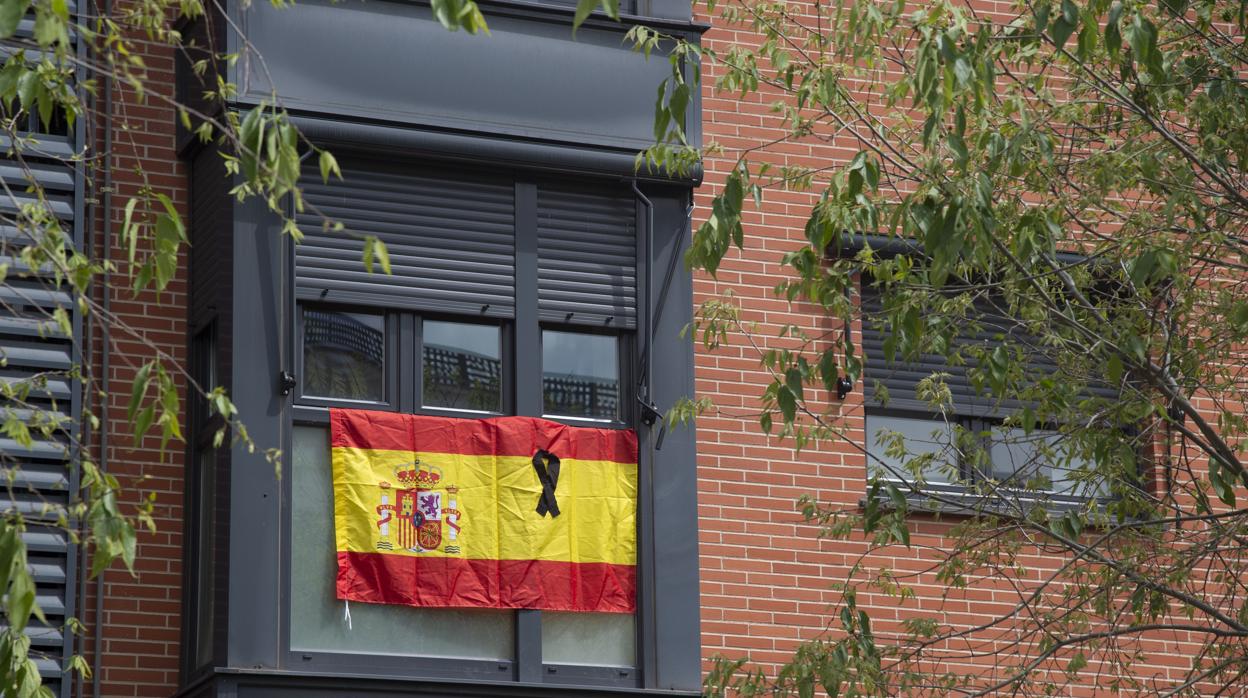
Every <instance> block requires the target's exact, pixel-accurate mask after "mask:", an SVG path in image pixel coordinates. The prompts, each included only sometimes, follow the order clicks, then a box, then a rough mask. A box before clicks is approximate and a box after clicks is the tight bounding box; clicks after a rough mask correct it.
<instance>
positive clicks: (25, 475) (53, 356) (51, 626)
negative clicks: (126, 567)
mask: <svg viewBox="0 0 1248 698" xmlns="http://www.w3.org/2000/svg"><path fill="white" fill-rule="evenodd" d="M34 137H35V138H37V139H38V141H39V142H38V144H37V145H28V146H26V147H25V148H24V149H23V153H22V157H23V158H24V159H25V160H26V161H27V163H28V166H29V169H30V172H31V175H33V177H34V178H35V179H36V180H37V181H38V182H39V183H40V185H42V187H43V189H44V191H45V196H46V199H47V201H48V203H49V207H50V209H51V210H52V211H53V212H54V213H55V214H56V216H57V217H58V218H59V219H60V220H61V222H62V226H63V229H64V230H66V231H67V232H68V231H73V234H74V237H73V239H74V240H75V241H77V240H78V238H79V235H80V226H79V225H78V224H77V223H78V221H79V219H80V218H81V215H80V213H81V211H80V208H81V203H80V202H81V193H80V191H79V185H80V178H81V174H80V173H79V172H78V171H76V170H75V169H74V168H73V167H70V166H68V165H66V164H65V163H64V162H58V161H57V158H66V159H68V158H69V157H71V155H72V153H73V152H74V151H75V147H74V141H73V140H72V139H69V138H66V137H64V136H57V135H47V134H38V135H35V136H34ZM8 147H9V142H8V139H7V138H6V139H3V143H0V148H3V149H4V150H7V148H8ZM0 177H3V179H4V181H5V183H6V184H7V185H8V187H9V190H10V191H11V192H13V198H15V199H17V203H18V205H22V204H25V203H34V202H35V201H37V197H36V196H35V195H34V194H32V193H28V192H27V191H26V190H27V188H28V183H27V181H26V178H25V176H24V174H23V172H22V169H21V168H20V167H19V166H18V165H17V163H15V162H14V161H12V160H8V159H0ZM14 205H15V202H14V201H13V200H12V199H11V198H10V197H9V196H8V195H7V194H6V195H3V196H0V210H2V211H3V212H4V214H5V215H6V216H11V215H12V214H13V213H15V211H14ZM29 244H30V238H29V237H28V235H27V233H24V232H19V231H18V230H17V229H16V228H15V227H13V226H10V225H0V245H2V248H0V263H3V264H6V265H7V266H8V274H7V275H6V277H5V279H4V283H3V284H2V285H0V358H3V361H2V362H0V381H3V382H4V383H5V384H7V385H11V386H13V387H15V388H16V387H18V386H29V389H30V392H29V395H28V397H27V400H26V403H27V406H23V407H22V408H21V409H19V410H18V414H19V415H23V414H28V413H30V411H33V410H39V411H42V412H44V413H45V414H48V415H55V416H57V417H58V418H60V417H64V418H68V419H71V420H75V421H76V419H77V417H78V414H77V391H78V384H77V382H76V381H71V380H70V379H69V378H68V376H69V373H68V371H69V369H70V368H71V366H72V365H73V363H74V361H75V359H76V357H75V354H74V347H73V344H72V342H71V340H70V338H69V337H68V336H66V335H65V334H64V333H63V332H61V331H60V330H59V329H57V327H56V326H55V323H53V322H51V321H50V317H51V314H52V312H53V311H54V310H56V309H57V308H63V309H65V310H66V311H67V312H69V313H70V317H71V320H72V324H73V326H75V327H77V326H78V325H79V322H78V310H77V304H76V303H74V302H73V298H72V296H71V295H70V293H69V292H68V291H67V290H65V289H64V288H62V287H58V286H57V285H56V283H55V280H54V279H53V278H52V276H51V274H50V273H47V272H48V270H39V269H35V270H32V269H30V268H29V267H27V266H25V265H24V264H23V263H22V262H21V261H20V259H18V258H17V254H18V253H19V251H20V250H21V249H22V248H23V247H25V246H27V245H29ZM75 421H71V422H68V424H70V425H71V427H70V428H71V429H73V428H76V424H75ZM32 431H34V430H32ZM70 436H71V435H70V434H62V435H60V436H59V437H57V438H53V439H49V440H41V439H40V435H38V434H35V438H36V440H35V442H34V443H33V445H32V446H31V447H30V448H26V447H25V446H23V445H21V444H19V443H18V442H16V441H14V440H11V439H7V438H3V439H0V463H2V465H0V470H3V477H4V478H5V481H6V482H7V481H9V479H10V478H11V479H12V483H13V484H12V487H11V488H10V489H6V491H5V492H4V493H3V494H0V507H3V509H4V510H5V511H6V512H12V511H15V512H17V513H19V514H21V516H22V517H23V519H24V520H25V522H26V531H25V533H24V534H23V536H22V537H23V539H24V541H25V543H26V549H27V554H28V560H29V563H30V567H31V571H32V572H33V574H34V579H35V585H36V601H37V603H38V604H39V607H40V608H41V609H42V610H43V612H44V614H45V615H46V617H47V623H46V624H43V623H40V622H39V620H38V619H37V618H33V617H32V618H31V620H30V625H29V626H28V628H27V631H26V633H27V635H28V636H29V637H30V640H31V647H30V656H31V658H33V659H34V660H35V661H36V663H37V664H38V666H39V671H40V674H41V675H42V677H43V681H44V685H45V686H47V687H48V688H49V689H51V691H52V693H53V694H54V695H58V696H68V695H69V692H70V688H71V685H70V682H68V681H65V680H64V678H65V676H64V674H63V672H62V665H63V661H64V658H65V656H67V654H69V653H70V652H71V651H72V637H70V636H69V635H68V634H67V633H65V632H64V630H63V629H64V624H65V619H66V617H67V616H70V615H73V613H74V603H73V602H74V598H75V589H76V588H77V585H76V581H75V580H76V575H75V567H76V555H75V552H76V551H75V549H74V547H73V546H72V544H71V542H70V539H69V536H68V534H67V532H66V531H65V529H64V528H63V527H62V526H61V525H58V517H63V516H64V515H65V512H66V509H67V507H68V505H69V504H70V502H71V500H72V499H73V498H74V497H75V496H76V487H77V478H76V477H75V476H74V474H73V471H72V470H71V469H70V468H69V467H68V463H67V455H68V444H69V443H70V442H71V439H70ZM70 525H71V526H72V525H75V522H73V521H72V520H70Z"/></svg>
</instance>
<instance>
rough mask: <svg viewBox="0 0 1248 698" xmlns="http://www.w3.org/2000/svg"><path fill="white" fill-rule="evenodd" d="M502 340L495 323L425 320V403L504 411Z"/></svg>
mask: <svg viewBox="0 0 1248 698" xmlns="http://www.w3.org/2000/svg"><path fill="white" fill-rule="evenodd" d="M501 340H502V332H501V331H500V330H499V328H498V327H497V326H495V325H470V324H467V323H463V322H439V321H434V320H426V321H425V323H424V357H423V376H424V398H423V404H424V405H425V406H426V407H450V408H452V409H457V410H477V411H482V412H502V411H503V380H502V376H503V362H502V355H503V352H502V341H501Z"/></svg>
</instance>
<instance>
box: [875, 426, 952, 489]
mask: <svg viewBox="0 0 1248 698" xmlns="http://www.w3.org/2000/svg"><path fill="white" fill-rule="evenodd" d="M866 428H867V453H869V454H871V456H872V458H870V459H869V460H868V465H867V468H868V471H869V473H870V476H871V477H882V478H886V479H891V480H899V479H905V480H910V479H912V478H913V475H911V474H910V468H908V467H907V464H908V463H911V462H913V461H915V460H916V459H918V458H921V457H923V456H930V461H929V462H925V463H924V464H923V466H922V468H921V471H920V472H922V475H923V480H924V481H925V482H928V483H950V482H953V481H954V479H955V478H956V475H955V473H956V472H957V468H956V467H953V466H952V465H950V462H951V460H952V459H953V458H954V457H956V454H955V453H954V452H953V451H952V449H951V448H950V444H951V443H952V439H953V431H952V430H951V429H950V427H949V424H947V423H945V422H942V421H939V420H932V419H911V418H907V417H885V416H876V415H871V416H868V417H867V421H866ZM897 436H900V437H901V439H902V441H901V445H902V447H903V448H904V449H905V457H900V458H898V457H894V456H890V455H888V451H889V446H890V445H891V444H893V443H895V441H896V438H897Z"/></svg>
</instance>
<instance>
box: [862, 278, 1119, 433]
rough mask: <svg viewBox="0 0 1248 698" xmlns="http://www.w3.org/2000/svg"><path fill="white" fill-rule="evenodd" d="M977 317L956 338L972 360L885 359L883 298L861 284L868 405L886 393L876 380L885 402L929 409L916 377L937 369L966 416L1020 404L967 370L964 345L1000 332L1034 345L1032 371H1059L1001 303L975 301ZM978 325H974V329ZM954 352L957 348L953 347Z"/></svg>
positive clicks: (984, 342) (990, 414)
mask: <svg viewBox="0 0 1248 698" xmlns="http://www.w3.org/2000/svg"><path fill="white" fill-rule="evenodd" d="M975 311H976V317H977V318H978V324H979V327H978V328H973V327H971V326H966V327H965V328H964V330H963V332H962V333H960V334H959V335H958V336H957V337H956V338H955V339H954V345H955V349H957V348H960V349H961V350H962V356H963V358H964V359H966V361H968V362H970V363H969V364H968V365H961V366H955V365H951V364H950V362H949V357H948V356H946V355H941V354H923V355H921V356H920V357H919V358H918V360H917V361H913V362H903V361H896V362H893V363H891V364H890V363H888V362H887V361H886V360H885V358H884V357H885V354H884V341H885V339H886V338H887V336H888V328H887V326H886V325H885V324H884V323H883V322H881V318H882V317H883V304H882V302H881V299H880V295H879V292H878V291H877V290H876V289H874V288H872V287H870V286H868V285H867V283H864V284H863V288H862V349H863V352H864V353H865V355H866V357H867V364H866V370H865V374H864V378H865V381H864V383H865V384H864V391H865V396H866V398H867V405H868V406H878V405H880V404H881V400H882V397H883V396H881V395H878V394H877V393H876V384H877V383H878V384H879V385H880V386H882V387H883V388H884V389H886V390H887V391H888V403H887V406H888V407H890V408H894V409H904V410H917V411H921V412H930V411H931V408H930V407H929V406H928V404H927V403H926V402H924V401H922V400H919V399H918V397H917V396H916V395H915V386H916V385H917V384H918V382H919V381H920V380H922V379H924V378H927V377H928V376H930V375H932V374H933V373H937V372H943V373H946V374H948V376H947V377H946V378H945V384H946V385H948V386H949V390H950V392H951V393H952V395H953V411H954V413H955V414H958V415H961V416H967V417H985V418H997V417H1002V416H1004V415H1006V414H1009V413H1011V412H1014V411H1017V410H1020V409H1022V408H1023V407H1024V404H1023V403H1022V402H1020V401H1019V400H1016V399H1003V400H1000V401H998V400H997V399H995V398H994V397H992V396H982V395H979V394H978V393H976V391H975V388H974V386H973V385H972V383H971V379H970V377H969V375H968V370H969V369H970V368H972V367H973V362H974V359H972V358H971V357H970V355H969V354H968V353H967V352H966V349H967V348H969V347H972V346H974V345H980V346H984V347H987V348H991V347H992V346H994V345H995V344H998V343H1000V337H1002V336H1009V337H1010V338H1011V340H1012V341H1013V343H1015V345H1018V344H1021V343H1026V344H1027V346H1029V347H1030V351H1029V355H1028V372H1029V373H1030V374H1031V375H1034V376H1036V377H1037V378H1038V377H1040V376H1048V375H1052V374H1054V373H1055V372H1056V371H1057V364H1056V363H1055V362H1054V361H1053V359H1052V358H1051V357H1050V356H1046V354H1045V352H1044V350H1043V347H1039V346H1037V345H1035V344H1034V343H1033V342H1030V341H1028V338H1027V335H1026V333H1025V332H1024V331H1023V328H1022V327H1021V326H1020V325H1019V323H1017V322H1016V321H1014V320H1013V319H1011V318H1010V317H1008V316H1006V315H1004V314H1003V313H1002V312H1001V311H1000V310H999V309H997V308H994V307H992V306H990V305H988V304H987V303H981V304H977V306H976V308H975ZM972 330H974V331H972ZM950 353H951V354H952V353H953V351H951V352H950ZM1086 394H1088V395H1090V396H1091V395H1094V396H1097V397H1103V398H1110V399H1112V398H1113V397H1115V396H1116V395H1117V394H1118V393H1117V390H1115V389H1114V388H1113V387H1112V386H1109V385H1105V384H1101V385H1093V386H1091V387H1089V389H1088V390H1087V391H1086Z"/></svg>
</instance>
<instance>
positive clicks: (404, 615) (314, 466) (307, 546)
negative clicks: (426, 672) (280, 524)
mask: <svg viewBox="0 0 1248 698" xmlns="http://www.w3.org/2000/svg"><path fill="white" fill-rule="evenodd" d="M292 450H293V451H294V455H293V458H292V459H291V468H292V471H293V475H292V478H293V480H292V483H291V485H292V489H293V497H292V499H293V501H292V503H291V516H292V517H293V520H292V525H291V553H290V555H291V560H290V577H291V582H290V648H291V650H295V651H299V650H303V651H316V652H351V653H365V654H384V655H390V656H398V655H402V656H427V657H465V658H472V659H492V660H497V659H502V660H509V659H511V657H512V656H513V654H514V652H513V641H512V638H513V632H512V624H513V622H512V619H513V616H514V614H513V613H512V612H511V611H501V610H490V609H482V610H461V609H451V608H447V609H442V608H411V607H408V606H391V605H375V604H366V603H353V604H351V626H352V627H351V629H348V628H347V623H346V621H345V620H343V608H344V603H343V602H342V601H339V600H337V598H336V597H335V593H334V579H335V577H336V576H337V562H336V555H335V549H336V545H335V542H334V518H333V511H334V496H333V484H332V481H331V479H330V461H329V430H328V429H324V428H321V427H295V431H294V448H293V449H292Z"/></svg>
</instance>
